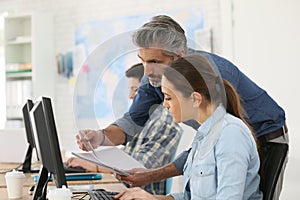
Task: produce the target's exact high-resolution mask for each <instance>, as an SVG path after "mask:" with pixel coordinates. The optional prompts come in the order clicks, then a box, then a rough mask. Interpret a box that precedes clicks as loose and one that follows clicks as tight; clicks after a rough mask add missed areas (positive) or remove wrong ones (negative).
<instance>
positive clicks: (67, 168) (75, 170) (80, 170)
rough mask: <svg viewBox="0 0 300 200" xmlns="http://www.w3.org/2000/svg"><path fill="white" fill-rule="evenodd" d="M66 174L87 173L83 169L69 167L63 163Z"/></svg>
mask: <svg viewBox="0 0 300 200" xmlns="http://www.w3.org/2000/svg"><path fill="white" fill-rule="evenodd" d="M63 166H64V170H65V173H85V172H86V171H85V169H83V168H81V167H69V166H68V165H67V163H65V162H64V163H63Z"/></svg>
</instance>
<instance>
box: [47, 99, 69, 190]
mask: <svg viewBox="0 0 300 200" xmlns="http://www.w3.org/2000/svg"><path fill="white" fill-rule="evenodd" d="M42 105H43V110H44V115H45V120H46V125H47V135H48V138H49V143H50V149H51V155H52V159H53V166H52V167H53V176H54V180H56V186H57V187H60V188H61V187H62V185H65V186H67V183H66V178H65V171H64V167H63V161H62V157H61V151H60V146H59V141H58V136H57V130H56V125H55V120H54V114H53V108H52V103H51V99H50V98H47V97H42ZM51 172H52V171H51Z"/></svg>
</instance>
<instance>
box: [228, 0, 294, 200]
mask: <svg viewBox="0 0 300 200" xmlns="http://www.w3.org/2000/svg"><path fill="white" fill-rule="evenodd" d="M226 1H227V2H228V3H229V4H230V3H232V6H229V7H227V10H228V9H229V10H230V9H232V11H233V12H232V13H227V15H226V16H227V17H228V18H230V15H231V14H232V16H233V21H231V22H230V19H229V20H227V21H226V23H229V24H230V23H231V24H233V28H232V29H231V30H226V29H225V35H226V33H231V34H232V38H229V40H232V46H231V47H229V51H228V56H229V57H232V58H233V61H234V62H235V63H236V64H237V65H238V66H239V68H240V69H241V70H242V71H243V72H245V73H246V74H247V75H248V76H249V77H250V78H251V79H252V80H254V81H255V82H256V83H257V84H258V85H260V86H261V87H263V88H264V89H265V90H266V91H267V92H268V93H269V94H270V95H271V96H272V97H273V98H274V99H275V100H276V101H277V103H278V104H279V105H280V106H282V107H283V108H284V110H285V111H286V118H287V125H288V128H289V136H290V154H289V162H288V165H287V170H286V175H285V183H284V190H283V193H282V196H281V199H299V197H298V196H299V195H297V194H298V189H299V187H300V175H299V171H298V169H299V167H300V154H299V153H298V152H300V146H299V143H300V134H299V132H300V125H299V121H298V119H299V117H298V116H299V112H300V109H299V102H300V94H299V88H298V87H299V83H300V82H299V77H298V72H299V70H298V67H299V66H300V60H299V58H298V56H299V47H300V37H299V35H300V23H299V19H300V13H299V10H300V1H298V0H286V1H279V0H275V1H274V0H251V1H240V0H226ZM223 10H226V6H223ZM229 35H230V34H229ZM226 39H227V38H223V40H222V41H223V42H224V40H226ZM229 46H230V45H229ZM224 48H225V50H228V46H226V47H224ZM230 50H232V51H230Z"/></svg>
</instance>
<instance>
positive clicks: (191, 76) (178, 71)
mask: <svg viewBox="0 0 300 200" xmlns="http://www.w3.org/2000/svg"><path fill="white" fill-rule="evenodd" d="M164 76H165V78H166V79H168V80H169V81H170V82H171V83H172V85H173V86H174V88H175V89H176V90H178V91H180V92H181V93H182V94H183V96H185V97H189V96H190V95H191V94H192V93H193V92H199V93H200V94H201V95H202V96H203V97H204V99H205V101H206V102H208V103H215V104H216V105H218V104H219V103H222V104H223V106H224V107H225V108H226V111H227V112H228V113H230V114H232V115H233V116H235V117H237V118H240V119H241V120H242V121H243V122H244V123H245V124H246V125H247V126H248V127H249V129H250V130H251V132H252V135H253V137H254V139H255V141H256V136H255V134H254V132H253V129H252V127H251V126H250V125H249V124H248V123H247V121H246V120H245V118H244V116H245V111H244V109H243V107H242V105H241V103H240V98H239V95H238V94H237V92H236V90H235V89H234V88H233V86H232V85H231V84H230V83H229V82H228V81H226V80H223V79H222V78H221V77H220V75H219V73H218V71H217V68H215V67H214V65H212V64H211V63H210V62H209V61H208V59H206V58H205V57H204V56H202V55H199V54H190V55H187V56H184V57H182V58H179V59H177V60H175V61H173V62H171V63H170V66H169V67H167V68H165V70H164ZM256 144H257V142H256Z"/></svg>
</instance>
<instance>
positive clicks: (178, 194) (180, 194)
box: [168, 192, 184, 200]
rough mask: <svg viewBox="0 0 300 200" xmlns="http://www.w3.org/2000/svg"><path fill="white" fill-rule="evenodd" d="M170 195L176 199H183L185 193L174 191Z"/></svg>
mask: <svg viewBox="0 0 300 200" xmlns="http://www.w3.org/2000/svg"><path fill="white" fill-rule="evenodd" d="M168 196H171V197H173V198H174V199H175V200H182V199H184V195H183V193H182V192H181V193H172V194H169V195H168Z"/></svg>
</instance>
